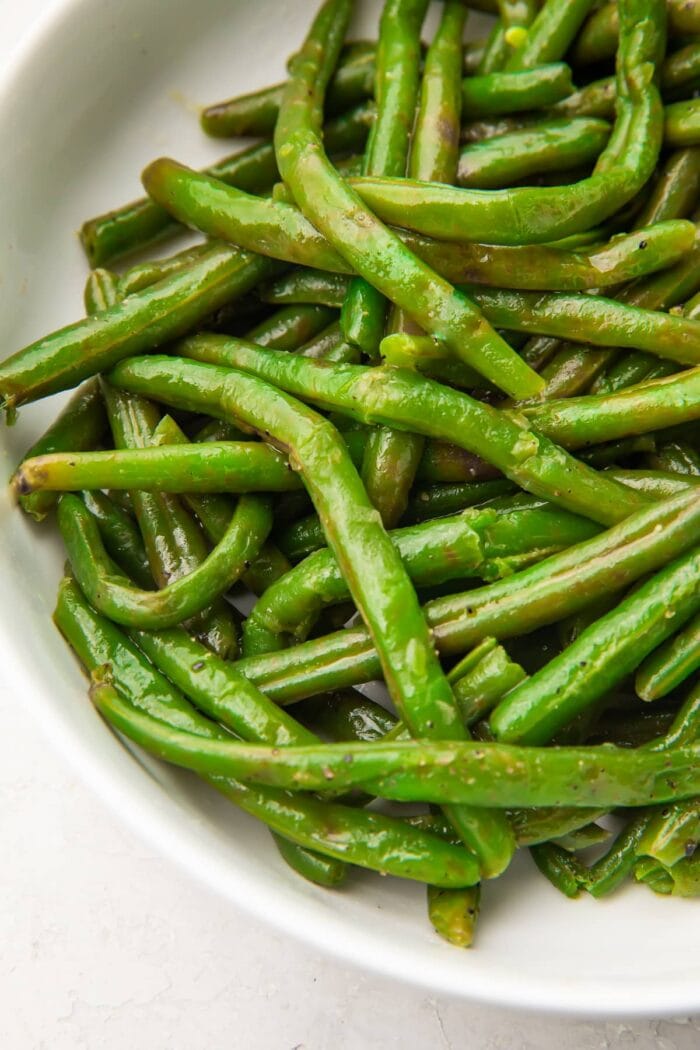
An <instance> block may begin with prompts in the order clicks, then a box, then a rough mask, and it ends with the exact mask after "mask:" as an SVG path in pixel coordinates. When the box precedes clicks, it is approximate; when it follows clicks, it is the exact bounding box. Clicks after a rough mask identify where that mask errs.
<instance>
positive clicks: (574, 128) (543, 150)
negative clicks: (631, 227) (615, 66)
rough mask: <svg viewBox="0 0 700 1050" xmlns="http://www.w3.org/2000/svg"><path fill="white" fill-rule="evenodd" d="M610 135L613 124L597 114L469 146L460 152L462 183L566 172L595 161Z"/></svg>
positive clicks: (489, 184) (491, 185) (494, 183)
mask: <svg viewBox="0 0 700 1050" xmlns="http://www.w3.org/2000/svg"><path fill="white" fill-rule="evenodd" d="M609 136H610V125H609V124H608V123H607V121H605V120H599V119H597V118H595V117H574V118H573V119H563V120H547V121H542V123H540V124H537V125H535V126H534V127H533V128H532V129H527V130H523V131H514V132H511V133H510V134H506V135H499V136H497V137H496V138H493V139H487V140H486V141H485V142H476V143H474V144H473V145H470V146H467V147H466V149H463V150H462V152H461V154H460V158H459V174H458V178H457V183H458V184H459V185H460V186H473V187H477V188H480V189H498V188H499V187H501V186H513V185H514V184H515V183H516V182H520V181H521V180H522V179H525V178H527V177H528V176H530V175H539V174H541V173H542V172H545V171H567V170H568V169H569V168H571V167H575V166H577V165H579V164H584V165H585V164H589V163H591V162H593V161H594V160H595V159H596V158H597V157H598V155H599V154H600V152H601V150H602V149H603V147H604V146H605V143H606V142H607V141H608V138H609Z"/></svg>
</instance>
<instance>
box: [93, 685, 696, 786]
mask: <svg viewBox="0 0 700 1050" xmlns="http://www.w3.org/2000/svg"><path fill="white" fill-rule="evenodd" d="M92 698H93V702H94V703H95V705H96V707H97V708H98V710H99V711H100V712H101V714H103V715H104V717H105V718H107V719H108V721H109V722H110V723H111V724H112V725H114V726H115V728H117V729H118V730H119V731H120V732H123V733H125V734H126V735H127V736H129V737H130V738H131V739H132V740H134V741H135V742H136V743H138V744H139V745H141V746H142V747H144V748H146V750H148V751H150V752H151V753H152V754H155V755H157V756H158V757H163V758H167V760H168V761H170V762H173V763H174V764H176V765H181V766H184V767H185V768H188V769H193V770H194V771H195V772H199V773H204V774H205V775H208V776H212V775H213V776H218V775H223V776H234V775H235V776H236V777H241V779H245V780H246V782H249V783H251V784H264V785H266V786H270V787H281V788H284V789H287V790H293V791H308V790H311V791H314V790H319V791H322V790H324V789H325V790H327V789H328V787H329V783H330V782H332V783H333V788H334V790H346V789H349V788H352V787H358V786H359V787H371V789H372V790H375V789H376V791H377V793H381V794H382V796H383V797H384V798H390V799H394V800H396V801H415V800H416V799H420V800H421V801H423V800H427V801H436V802H438V803H444V802H445V801H447V800H449V801H456V802H469V803H471V804H473V805H478V806H490V807H494V806H495V807H508V806H512V805H514V804H522V803H524V804H525V805H526V806H539V805H560V804H566V805H573V806H581V807H589V806H591V805H592V804H594V803H595V804H599V805H601V806H602V805H606V806H617V805H626V806H629V805H634V806H641V805H646V804H647V803H648V802H649V801H651V802H664V801H675V800H677V799H682V798H688V797H691V796H692V795H694V794H697V793H698V790H699V789H700V771H699V769H698V762H697V760H698V755H699V754H700V746H698V745H695V746H693V747H687V748H676V749H673V750H671V751H667V752H665V753H664V754H655V753H654V752H650V751H647V752H641V751H627V750H624V749H616V748H611V747H597V748H596V747H588V748H573V747H559V748H533V747H514V746H512V745H507V744H483V743H479V742H476V741H422V740H411V741H406V742H404V741H396V742H392V743H390V744H382V743H381V742H378V743H376V744H372V745H368V744H364V743H362V744H353V743H341V744H323V745H311V746H308V747H284V748H270V747H266V746H264V745H260V744H241V743H237V742H236V741H234V740H231V741H228V740H212V739H206V738H204V737H198V736H195V735H194V734H193V733H190V732H187V731H185V730H182V729H175V728H171V727H169V726H166V725H164V724H163V723H162V722H158V721H156V720H155V719H154V718H153V717H151V716H150V715H148V714H144V713H142V712H141V711H139V710H138V709H137V708H135V707H133V706H132V705H131V704H129V703H128V702H126V701H124V700H122V699H121V697H120V696H119V695H118V694H117V693H116V691H115V690H113V689H109V690H105V691H101V690H98V691H93V694H92Z"/></svg>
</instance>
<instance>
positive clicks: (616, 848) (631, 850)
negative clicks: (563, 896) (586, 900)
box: [586, 812, 649, 897]
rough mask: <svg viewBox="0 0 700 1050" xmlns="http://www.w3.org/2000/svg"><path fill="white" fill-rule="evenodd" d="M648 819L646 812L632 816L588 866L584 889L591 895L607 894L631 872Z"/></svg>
mask: <svg viewBox="0 0 700 1050" xmlns="http://www.w3.org/2000/svg"><path fill="white" fill-rule="evenodd" d="M648 820H649V816H648V813H646V812H642V813H640V814H638V815H637V816H635V817H633V819H632V820H631V821H630V822H629V823H628V825H627V827H626V828H625V829H624V830H623V831H622V832H621V833H620V834H619V835H618V836H617V838H616V839H615V841H614V843H613V844H612V846H611V848H610V849H609V850H608V852H607V853H606V854H604V856H602V857H601V858H600V860H597V861H596V862H595V864H593V865H592V866H591V867H590V868H589V870H588V885H587V886H586V889H587V890H588V892H589V893H590V894H591V896H592V897H605V896H607V894H608V893H612V891H613V890H615V889H617V887H618V886H619V885H620V883H621V882H623V881H624V880H625V879H626V878H627V876H628V875H629V874H631V872H632V869H633V868H634V864H635V861H636V859H637V846H638V845H639V841H640V839H641V838H642V836H643V834H644V832H645V831H646V827H647V822H648Z"/></svg>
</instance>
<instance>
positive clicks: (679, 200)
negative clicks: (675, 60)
mask: <svg viewBox="0 0 700 1050" xmlns="http://www.w3.org/2000/svg"><path fill="white" fill-rule="evenodd" d="M699 51H700V49H699ZM699 197H700V149H696V148H694V147H692V146H691V147H689V148H687V149H681V150H676V151H674V152H673V153H671V154H670V156H669V157H668V159H667V160H666V163H665V164H664V166H663V168H662V170H661V175H660V177H659V180H658V182H657V183H656V185H655V186H654V189H653V190H652V193H651V196H650V197H649V200H648V201H647V203H646V205H645V206H644V208H643V209H642V211H641V212H640V213H639V215H638V216H637V223H638V227H639V228H640V229H642V228H644V227H645V226H650V225H651V224H652V223H656V222H661V221H663V220H665V219H676V218H682V217H685V216H687V215H690V213H691V212H692V211H693V210H694V209H695V208H696V207H697V204H698V198H699Z"/></svg>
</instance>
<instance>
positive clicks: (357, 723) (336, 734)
mask: <svg viewBox="0 0 700 1050" xmlns="http://www.w3.org/2000/svg"><path fill="white" fill-rule="evenodd" d="M294 714H295V715H296V717H297V718H298V719H300V721H301V722H302V723H303V724H304V725H307V724H309V723H310V724H311V725H312V726H313V730H314V732H315V733H317V734H320V735H321V736H323V737H327V738H328V739H330V740H364V741H366V742H367V743H369V742H370V741H373V740H379V739H380V737H383V736H384V734H385V733H388V732H389V730H391V729H393V728H394V726H396V724H397V720H396V716H395V715H392V714H391V712H390V711H387V710H386V708H385V707H382V706H381V704H378V703H377V702H376V701H375V700H370V699H369V697H366V696H362V694H361V693H358V692H356V691H355V690H354V689H344V690H338V691H337V692H333V693H324V694H323V695H322V696H314V697H311V698H310V699H308V700H303V701H302V702H301V703H300V704H297V705H296V707H295V709H294ZM453 834H454V832H453Z"/></svg>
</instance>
